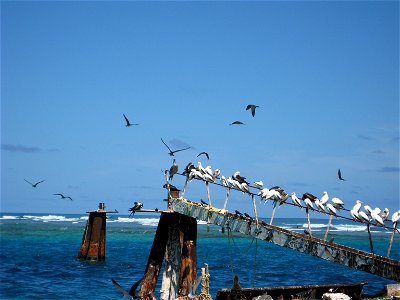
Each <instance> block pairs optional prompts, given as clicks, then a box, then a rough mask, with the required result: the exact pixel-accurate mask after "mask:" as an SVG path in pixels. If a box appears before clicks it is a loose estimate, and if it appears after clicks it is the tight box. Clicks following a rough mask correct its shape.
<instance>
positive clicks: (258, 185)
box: [254, 180, 264, 190]
mask: <svg viewBox="0 0 400 300" xmlns="http://www.w3.org/2000/svg"><path fill="white" fill-rule="evenodd" d="M254 186H255V187H256V188H258V189H260V190H262V189H263V187H264V183H263V182H262V180H260V181H256V182H254Z"/></svg>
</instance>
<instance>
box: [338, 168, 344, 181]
mask: <svg viewBox="0 0 400 300" xmlns="http://www.w3.org/2000/svg"><path fill="white" fill-rule="evenodd" d="M337 175H338V178H339V180H343V181H346V179H343V177H342V172H340V169H338V171H337Z"/></svg>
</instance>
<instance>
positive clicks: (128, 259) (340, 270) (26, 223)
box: [0, 213, 400, 299]
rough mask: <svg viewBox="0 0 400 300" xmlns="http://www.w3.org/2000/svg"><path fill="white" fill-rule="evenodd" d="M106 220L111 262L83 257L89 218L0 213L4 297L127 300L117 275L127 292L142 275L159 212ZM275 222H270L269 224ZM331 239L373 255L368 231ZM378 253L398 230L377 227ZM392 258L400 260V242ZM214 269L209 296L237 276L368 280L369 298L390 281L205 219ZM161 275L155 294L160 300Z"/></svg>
mask: <svg viewBox="0 0 400 300" xmlns="http://www.w3.org/2000/svg"><path fill="white" fill-rule="evenodd" d="M109 216H110V218H109V219H108V220H107V234H106V261H105V262H100V263H88V262H81V261H79V260H77V259H76V255H77V253H78V250H79V247H80V244H81V241H82V236H83V232H84V229H85V226H86V222H87V218H88V215H86V214H83V215H47V214H23V213H20V214H11V213H3V214H0V282H1V284H0V298H1V299H121V293H120V292H119V291H118V290H117V289H116V288H115V287H114V285H113V284H112V282H111V278H114V279H116V280H117V281H118V282H119V283H120V284H121V285H122V286H123V287H125V289H127V290H129V289H130V286H131V285H132V284H133V283H134V282H135V281H137V280H138V279H139V278H141V277H142V276H143V273H144V269H145V266H146V263H147V258H148V255H149V253H150V249H151V246H152V242H153V239H154V234H155V231H156V228H157V224H158V218H159V215H157V214H151V215H149V214H139V213H136V214H135V215H134V216H133V217H129V216H126V215H125V216H124V215H118V214H113V215H111V214H110V215H109ZM265 221H268V220H265ZM274 225H278V226H281V227H283V228H287V229H290V230H295V231H298V232H302V231H303V230H304V229H305V228H307V225H306V220H305V219H294V218H287V219H285V218H280V219H279V218H276V219H275V220H274ZM326 225H327V220H325V219H321V220H317V219H313V220H312V231H313V234H314V235H315V236H317V237H323V235H324V233H325V230H326ZM330 237H333V238H334V239H335V242H336V243H339V244H342V245H346V246H349V247H353V248H358V249H361V250H366V251H369V247H370V246H369V240H368V234H367V232H366V226H364V225H362V224H359V225H358V224H354V223H353V222H350V221H347V220H340V219H338V220H335V219H334V220H333V221H332V226H331V231H330ZM372 237H373V246H374V250H375V253H376V254H379V255H383V256H384V255H386V252H387V247H388V244H389V240H390V237H391V232H389V231H386V230H383V229H381V228H375V227H372ZM391 258H393V259H396V260H400V237H399V234H396V239H395V241H394V243H393V246H392V251H391ZM204 263H207V264H208V265H209V272H210V291H211V295H212V296H213V297H215V295H216V293H217V291H218V290H219V289H221V288H230V287H231V286H232V276H233V274H237V275H238V276H239V279H240V284H241V285H242V287H253V286H254V287H267V286H284V285H305V284H333V283H338V284H340V283H356V282H368V284H367V285H365V287H364V294H365V295H367V296H368V295H374V294H376V293H379V292H380V291H382V290H383V288H384V286H385V285H386V284H390V283H395V282H393V281H390V280H386V279H384V278H381V277H378V276H375V275H372V274H369V273H365V272H361V271H357V270H353V269H350V268H348V267H345V266H342V265H338V264H335V263H331V262H328V261H325V260H322V259H319V258H315V257H311V256H308V255H306V254H302V253H299V252H297V251H293V250H290V249H286V248H282V247H279V246H276V245H273V244H270V243H268V242H265V241H257V240H254V239H252V238H251V237H248V236H244V235H241V234H234V235H233V238H232V239H230V238H229V237H228V234H227V232H225V233H222V232H221V228H220V227H217V226H213V225H207V224H205V223H204V222H200V223H199V226H198V240H197V267H198V274H200V272H201V270H200V268H201V267H203V265H204ZM160 285H161V274H160V278H159V281H158V286H157V289H156V296H157V297H158V296H159V290H160Z"/></svg>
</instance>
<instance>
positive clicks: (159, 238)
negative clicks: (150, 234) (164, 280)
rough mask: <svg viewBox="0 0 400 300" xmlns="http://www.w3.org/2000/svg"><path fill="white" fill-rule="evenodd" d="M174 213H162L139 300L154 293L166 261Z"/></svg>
mask: <svg viewBox="0 0 400 300" xmlns="http://www.w3.org/2000/svg"><path fill="white" fill-rule="evenodd" d="M173 215H174V214H173V213H161V216H160V220H159V221H158V226H157V230H156V234H155V236H154V241H153V245H152V247H151V250H150V254H149V258H148V260H147V265H146V269H145V271H144V274H145V276H144V279H143V282H142V285H141V287H140V290H139V294H138V296H139V298H144V297H146V296H147V295H149V294H151V293H153V292H154V289H155V288H156V284H157V279H158V276H159V274H160V270H161V266H162V263H163V260H164V255H165V249H166V246H167V241H168V229H169V224H170V223H171V222H172V221H173V219H174V218H173Z"/></svg>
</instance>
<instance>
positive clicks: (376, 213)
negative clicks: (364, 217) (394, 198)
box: [371, 208, 385, 226]
mask: <svg viewBox="0 0 400 300" xmlns="http://www.w3.org/2000/svg"><path fill="white" fill-rule="evenodd" d="M380 212H381V210H380V209H379V208H378V209H376V208H375V209H374V210H373V211H372V212H371V218H372V219H374V221H375V222H376V225H380V226H384V225H385V224H384V222H383V220H382V218H381V216H380V215H379V213H380Z"/></svg>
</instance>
